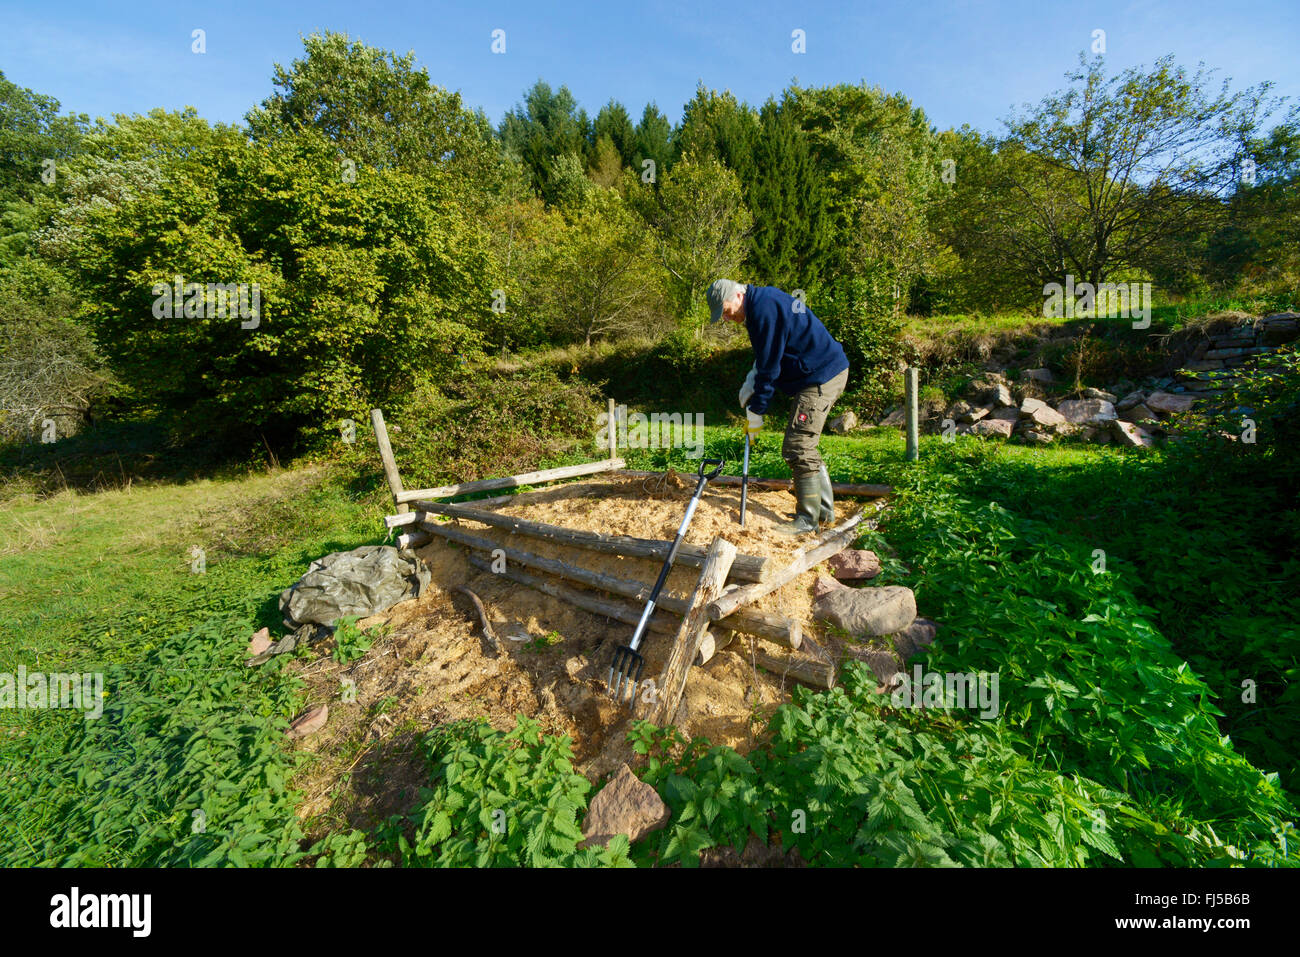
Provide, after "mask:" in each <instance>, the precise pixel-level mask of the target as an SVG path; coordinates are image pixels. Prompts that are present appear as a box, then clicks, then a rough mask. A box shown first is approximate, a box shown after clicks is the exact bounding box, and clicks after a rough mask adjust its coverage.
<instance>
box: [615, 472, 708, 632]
mask: <svg viewBox="0 0 1300 957" xmlns="http://www.w3.org/2000/svg"><path fill="white" fill-rule="evenodd" d="M715 463H716V465H717V468H715V469H714V470H713V471H712V472H710V473H708V474H706V473H705V471H704V466H706V465H714V464H715ZM725 464H726V462H725V461H724V460H723V459H705V460H704V461H703V462H701V463H700V471H699V473H698V477H699V481H697V482H696V483H695V493H694V494H693V495H691V500H690V502H689V503H688V504H687V506H686V514H685V515H683V516H682V523H681V525H679V526H678V527H677V537H676V538H674V539H673V547H672V548H670V549H669V550H668V558H667V559H666V560H665V561H664V567H663V568H661V569H659V578H658V579H657V580H656V581H655V587H654V588H653V589H652V590H651V591H650V598H649V600H648V601H647V602H646V604H645V609H644V610H643V611H642V612H641V618H640V620H639V621H638V622H637V623H636V631H634V632H633V633H632V640H631V641H629V642H628V647H630V648H631V649H632V650H633V651H636V650H637V649H638V648H640V647H641V639H642V638H644V637H645V631H646V627H647V626H648V625H649V624H650V616H651V615H652V614H654V610H655V602H656V601H658V600H659V593H660V592H661V591H663V587H664V582H666V581H667V580H668V573H669V572H670V571H671V570H672V567H673V562H674V561H676V560H677V552H678V550H679V549H680V548H681V547H682V542H683V541H684V540H685V538H686V529H687V528H688V527H689V526H690V524H691V518H692V516H694V515H695V507H696V506H697V505H699V504H700V496H701V495H702V494H703V493H704V486H705V485H707V484H708V482H709V479H710V478H716V477H717V475H718V473H720V472H721V471H722V467H723V465H725Z"/></svg>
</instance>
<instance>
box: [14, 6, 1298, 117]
mask: <svg viewBox="0 0 1300 957" xmlns="http://www.w3.org/2000/svg"><path fill="white" fill-rule="evenodd" d="M0 27H2V29H0V70H3V71H4V73H5V75H6V76H7V77H8V78H9V79H10V80H11V81H13V82H15V83H17V84H19V85H20V86H25V87H30V88H32V89H34V90H36V91H37V92H40V93H47V94H50V95H53V96H55V97H57V98H58V99H59V101H60V102H61V104H62V106H63V109H64V110H70V111H76V112H84V113H88V114H90V115H91V116H92V117H95V116H109V115H111V114H112V113H115V112H127V113H133V112H143V111H146V110H148V109H150V108H152V107H155V106H161V107H165V108H169V109H178V108H181V107H184V106H194V107H196V108H197V109H198V111H199V113H200V114H201V115H203V116H204V117H206V118H208V119H210V120H221V121H226V122H237V121H240V120H241V119H242V118H243V116H244V114H245V113H246V112H247V110H248V109H249V108H250V107H251V106H253V105H255V104H256V103H258V102H260V101H261V100H262V99H263V98H265V97H266V96H267V95H268V94H269V93H270V92H271V88H272V87H271V73H272V66H273V64H274V63H275V62H277V61H278V62H280V63H283V64H285V65H286V66H287V65H288V64H289V63H290V61H292V60H293V59H294V58H295V57H297V56H299V55H300V54H301V52H302V44H301V40H300V35H301V34H307V33H310V32H312V31H314V30H325V29H332V30H338V31H342V32H346V33H348V34H349V35H351V36H353V37H356V38H359V39H361V40H364V41H365V42H366V43H368V44H371V45H372V46H378V47H382V48H384V49H393V50H396V51H398V52H400V53H405V52H406V51H408V50H414V51H415V54H416V56H417V58H418V60H419V63H420V64H421V65H422V66H424V67H425V68H426V69H428V71H429V73H430V75H431V77H432V78H433V80H434V82H436V83H438V84H440V85H442V86H445V87H448V88H450V89H455V90H459V91H460V92H461V93H462V94H463V96H464V97H465V99H466V101H467V102H468V104H469V105H470V106H472V107H482V108H483V109H484V110H485V111H486V112H487V114H488V116H489V117H490V118H491V120H492V121H493V123H497V122H499V121H500V119H501V117H502V115H503V114H504V112H505V111H506V110H508V109H510V108H511V107H512V106H514V105H515V104H516V103H518V102H519V101H520V99H521V98H522V95H523V93H524V91H525V90H526V89H527V88H528V87H529V86H531V85H532V84H533V82H534V81H536V80H537V79H538V78H542V79H545V80H546V81H547V82H548V83H550V84H551V85H552V86H553V87H558V86H560V85H562V84H563V85H566V86H568V87H569V89H570V90H572V91H573V93H574V95H575V96H576V97H577V99H578V102H579V103H580V105H582V106H584V107H586V108H587V110H588V112H589V113H591V114H592V115H593V116H594V115H595V112H596V110H597V109H598V108H599V107H600V105H601V104H602V103H604V102H605V101H607V100H608V99H610V98H611V97H613V98H616V99H618V100H620V101H621V102H622V103H623V104H624V105H625V106H626V107H627V108H628V110H629V112H631V113H632V114H633V117H634V119H635V118H638V117H639V116H640V112H641V109H642V107H643V106H644V105H645V104H646V103H647V102H649V101H654V102H656V103H657V104H658V106H659V107H660V109H662V110H663V111H664V112H665V113H667V114H668V116H669V117H670V118H671V119H672V120H673V121H674V122H676V121H677V120H678V119H679V118H680V116H681V109H682V106H683V104H684V103H685V102H686V101H687V100H688V99H690V97H691V96H692V95H693V93H694V90H695V87H696V85H697V83H698V82H701V81H702V82H703V83H704V84H705V85H706V86H707V87H711V88H716V89H730V90H731V91H733V92H734V93H735V94H736V95H737V96H739V97H740V98H741V99H744V100H747V101H749V102H750V103H753V104H755V105H758V104H761V103H762V102H763V101H764V100H766V99H767V98H768V97H769V96H771V95H773V94H779V93H780V91H781V90H782V89H783V88H784V87H785V86H786V85H787V84H789V83H790V81H791V80H792V79H794V78H797V79H798V80H799V82H800V83H802V84H804V85H823V84H828V83H838V82H850V83H857V82H861V81H864V80H865V81H866V82H867V83H868V84H870V85H879V86H882V87H884V88H885V89H886V90H888V91H890V92H894V91H901V92H902V93H904V94H905V95H907V96H908V97H909V98H910V99H911V100H912V102H913V104H915V105H917V106H920V107H922V108H923V109H924V110H925V112H926V115H927V116H928V117H929V120H930V122H931V123H932V124H933V125H935V126H938V127H940V128H946V127H949V126H959V125H961V124H962V123H970V124H971V125H972V126H975V127H977V128H980V129H983V130H986V131H990V132H997V131H1000V130H1001V128H1002V127H1001V124H1000V122H999V121H1000V120H1001V119H1002V118H1003V117H1005V116H1006V115H1007V114H1008V112H1009V110H1010V109H1012V108H1013V107H1019V106H1020V105H1021V104H1023V103H1025V102H1037V101H1038V100H1039V99H1041V98H1042V97H1043V96H1044V95H1045V94H1047V93H1049V92H1051V91H1053V90H1056V89H1059V88H1061V87H1063V86H1064V85H1065V84H1066V81H1065V74H1066V73H1067V72H1068V71H1070V70H1071V69H1072V68H1074V67H1075V65H1076V64H1077V58H1078V54H1079V52H1080V51H1086V50H1088V49H1089V48H1090V46H1091V44H1092V42H1093V39H1092V31H1093V30H1095V29H1102V30H1105V31H1106V56H1107V59H1108V61H1109V64H1110V65H1111V67H1112V68H1113V69H1115V70H1119V69H1123V68H1125V67H1128V66H1131V65H1134V64H1148V65H1149V64H1150V63H1152V62H1153V61H1154V60H1155V59H1156V58H1157V57H1159V56H1161V55H1163V54H1166V53H1172V54H1174V56H1175V57H1176V59H1177V60H1178V62H1179V63H1181V64H1183V65H1185V66H1187V67H1189V68H1194V67H1195V66H1196V64H1197V62H1198V61H1201V60H1203V61H1205V63H1206V65H1207V66H1210V67H1218V68H1219V71H1220V72H1219V73H1218V74H1217V76H1218V77H1219V78H1220V79H1222V78H1225V77H1231V78H1232V81H1233V88H1235V89H1240V88H1242V87H1245V86H1248V85H1252V84H1255V83H1258V82H1260V81H1263V80H1271V81H1273V82H1274V84H1275V88H1274V92H1275V93H1277V94H1282V95H1287V96H1290V97H1292V98H1293V101H1294V100H1296V99H1300V57H1298V56H1297V55H1296V52H1295V40H1296V37H1297V36H1300V3H1296V2H1294V0H1287V2H1284V0H1259V2H1249V0H1247V2H1223V0H1213V2H1202V0H1188V2H1181V3H1178V2H1165V0H1129V2H1099V3H1084V2H1068V0H1039V2H1028V0H1003V2H979V0H965V2H960V0H958V2H930V0H912V2H905V3H895V2H886V3H858V4H830V3H821V2H801V3H789V2H770V0H757V2H745V3H739V2H733V3H717V4H711V5H708V6H707V9H705V8H703V7H702V5H701V4H699V3H676V2H665V0H606V2H601V3H575V4H548V3H545V2H536V0H535V2H531V3H492V2H480V3H438V2H425V3H407V2H405V0H376V2H363V0H343V2H337V0H322V2H316V3H274V2H270V0H263V2H245V0H227V2H223V3H185V2H175V0H168V2H124V3H114V2H112V0H109V2H107V3H106V2H104V0H71V2H35V0H22V2H17V3H15V2H11V0H2V2H0ZM194 29H203V30H205V31H206V35H207V36H206V40H207V52H206V53H205V54H203V55H197V54H195V53H193V52H191V49H190V47H191V31H193V30H194ZM494 29H502V30H505V31H506V52H505V53H504V54H493V53H492V52H491V42H492V37H491V34H492V31H493V30H494ZM795 29H801V30H804V31H805V34H806V38H807V39H806V45H807V52H806V53H803V54H796V53H794V52H792V50H791V32H792V31H793V30H795Z"/></svg>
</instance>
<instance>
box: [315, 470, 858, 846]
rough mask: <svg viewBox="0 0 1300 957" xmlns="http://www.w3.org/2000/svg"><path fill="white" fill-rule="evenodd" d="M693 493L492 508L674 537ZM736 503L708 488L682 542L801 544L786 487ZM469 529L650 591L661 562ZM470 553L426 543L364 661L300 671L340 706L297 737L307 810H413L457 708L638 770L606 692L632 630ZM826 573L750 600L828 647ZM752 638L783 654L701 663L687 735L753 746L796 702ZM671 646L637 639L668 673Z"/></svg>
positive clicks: (374, 627)
mask: <svg viewBox="0 0 1300 957" xmlns="http://www.w3.org/2000/svg"><path fill="white" fill-rule="evenodd" d="M693 490H694V481H693V479H689V478H688V477H674V476H669V477H668V478H667V479H657V480H640V479H633V480H625V481H612V482H591V483H583V484H581V485H570V486H565V487H561V488H556V489H553V490H549V491H546V492H543V493H539V494H533V495H530V496H529V497H528V499H527V501H520V502H518V503H515V502H511V503H509V504H506V505H502V506H499V507H498V508H497V509H495V510H497V511H501V512H503V513H506V514H510V515H514V516H518V517H521V518H528V519H532V520H534V521H540V522H547V523H550V524H555V525H563V526H565V527H567V528H575V529H585V530H591V531H601V532H608V533H612V534H624V535H633V536H637V537H641V538H654V539H671V538H672V537H673V536H674V535H675V534H676V531H677V527H678V525H679V523H680V522H681V518H682V516H683V514H684V513H685V508H686V504H687V502H688V501H689V499H690V494H691V492H692V491H693ZM739 505H740V491H739V489H737V488H730V487H711V488H709V489H707V490H706V492H705V494H704V496H703V498H702V499H701V501H700V504H699V507H698V508H697V510H696V513H695V516H694V518H693V520H692V523H691V527H690V529H689V531H688V533H687V541H689V542H691V543H693V544H698V545H701V546H707V545H708V544H709V542H710V541H712V539H713V538H714V537H715V536H718V535H721V536H722V537H724V538H726V539H728V540H729V541H731V542H733V543H734V544H735V545H736V546H737V547H738V548H739V550H740V551H741V552H742V553H744V554H750V555H766V556H771V557H774V558H776V559H777V560H778V562H782V560H788V559H789V557H790V556H791V554H792V553H793V552H795V551H796V550H798V549H799V548H800V547H801V546H802V545H804V544H806V543H807V539H803V540H791V539H786V538H783V537H779V536H777V535H775V534H774V533H773V532H772V531H771V527H772V525H773V524H775V523H779V522H783V521H788V520H789V519H790V517H791V515H792V512H793V506H794V499H793V497H792V496H791V495H790V493H788V492H784V491H770V490H751V492H750V495H749V506H748V512H747V519H746V527H745V528H744V529H742V528H740V527H739V526H738V525H737V524H736V518H737V514H738V510H739ZM860 505H861V503H860V502H852V503H837V511H838V512H840V513H841V515H847V514H848V508H852V509H855V510H856V509H857V508H858V507H860ZM846 506H847V507H846ZM459 524H460V527H461V528H463V529H464V530H465V531H467V532H470V533H471V534H474V535H478V536H481V537H484V538H489V539H492V540H493V541H498V542H501V543H502V544H503V545H506V546H507V547H508V548H516V549H524V550H527V551H530V552H533V553H535V554H540V555H544V556H546V557H550V558H558V559H561V560H563V561H566V562H569V563H572V564H576V565H581V566H583V567H585V568H588V569H592V570H596V571H601V572H605V573H607V574H612V575H617V576H619V577H621V578H624V579H629V580H633V581H639V582H642V583H645V584H647V585H649V584H652V583H653V582H654V580H655V578H656V576H657V575H658V572H659V568H660V566H661V562H660V561H658V560H655V559H635V558H623V557H620V556H617V555H604V554H600V553H596V552H591V551H588V550H586V549H579V548H574V547H571V546H562V545H556V544H552V543H549V542H545V541H541V540H538V539H533V538H523V537H521V536H513V537H512V536H511V535H510V534H509V533H507V532H506V531H504V530H502V529H497V528H492V527H485V526H482V525H479V524H477V523H473V522H469V521H464V522H461V523H459ZM468 551H469V550H468V549H466V548H464V547H462V546H459V545H455V544H452V543H450V542H447V541H446V540H444V539H441V538H435V539H434V541H433V542H431V543H430V544H429V545H427V546H424V547H422V548H420V549H418V551H417V554H418V555H419V556H420V557H421V558H422V559H423V560H424V561H425V562H426V563H427V564H428V566H429V568H430V570H431V572H432V578H433V584H432V586H431V587H430V588H429V589H428V590H427V591H426V592H425V594H424V595H422V596H421V597H420V598H418V599H414V600H411V601H407V602H404V603H402V604H400V605H398V606H396V607H394V608H393V609H390V610H389V611H388V612H386V613H385V614H383V615H380V616H375V617H374V618H371V619H367V620H365V621H362V622H361V623H360V624H361V625H362V627H364V628H368V629H370V630H371V631H370V633H372V634H376V635H377V638H376V641H375V643H374V645H373V646H372V648H371V649H370V651H369V652H367V654H366V656H365V657H364V658H363V659H361V660H360V661H357V662H353V663H350V664H348V665H340V664H338V663H336V662H334V661H333V660H332V659H329V658H325V659H320V660H318V661H316V662H313V663H311V664H308V665H306V666H305V668H304V669H303V671H304V676H305V677H306V678H307V680H308V681H309V684H310V686H311V695H310V701H311V703H312V704H318V703H320V702H321V701H326V700H328V701H329V702H330V722H329V726H328V727H327V728H326V729H325V730H324V731H322V732H320V733H318V734H315V735H312V736H311V737H309V738H307V739H306V740H305V741H304V742H303V743H302V744H301V747H302V748H304V749H306V750H309V751H310V752H312V753H313V755H314V756H315V760H314V761H313V762H312V766H311V767H310V768H309V770H308V771H307V772H305V774H304V776H303V777H302V779H301V780H300V781H298V782H296V783H297V785H298V786H299V787H300V788H303V789H304V790H305V791H306V800H305V801H304V803H303V804H302V806H301V807H300V814H301V815H303V816H304V817H311V816H315V815H323V814H326V813H329V814H331V815H332V816H335V815H340V814H341V815H342V816H343V817H344V818H345V819H346V820H347V821H348V822H349V823H350V824H352V825H353V826H365V825H367V824H372V823H375V822H377V821H378V820H381V819H382V818H383V817H385V816H386V815H388V814H391V813H394V812H395V811H399V810H402V809H404V808H406V807H410V806H413V802H414V801H415V799H416V797H417V796H418V788H419V787H420V786H421V785H422V784H427V778H428V775H427V771H426V770H425V769H424V767H423V763H422V761H421V760H420V759H419V758H418V756H416V755H415V753H414V742H415V740H416V739H417V738H418V735H419V733H421V732H422V731H423V730H425V729H427V728H428V727H431V726H433V725H435V724H440V723H444V722H448V721H454V720H457V719H461V718H476V717H486V718H487V719H488V721H489V722H491V724H492V725H493V726H494V727H496V728H498V729H500V730H508V729H510V728H511V727H513V725H514V718H515V715H516V714H519V713H522V714H525V715H527V716H529V717H531V718H533V719H534V720H536V721H538V722H540V723H541V725H542V727H543V729H544V730H545V731H546V732H548V733H551V734H557V735H567V736H568V737H569V738H570V739H571V740H572V742H573V749H574V757H575V763H576V765H577V767H578V770H579V772H580V773H582V774H585V775H586V776H587V777H588V778H589V779H590V780H592V781H593V783H595V782H598V781H599V780H600V779H601V778H603V777H604V776H605V775H607V774H608V773H610V772H612V771H613V770H615V769H616V768H617V767H618V765H619V764H620V763H621V762H623V761H628V762H630V763H633V764H634V765H635V759H636V758H635V755H634V754H633V753H632V751H631V749H630V747H629V746H628V745H627V743H626V737H627V733H628V731H629V729H630V718H629V715H628V711H627V709H626V708H625V707H623V708H621V707H618V706H616V705H615V704H614V702H613V701H612V700H611V698H610V697H609V696H608V694H607V693H606V690H605V682H606V678H607V676H608V671H609V666H610V659H611V657H612V655H613V653H614V649H615V647H616V646H618V645H620V644H624V643H626V642H627V640H628V639H629V638H630V637H631V633H632V627H631V626H629V625H626V624H623V623H622V622H618V621H612V620H609V619H606V618H604V617H602V616H598V615H595V614H591V613H589V612H585V611H582V610H580V609H578V608H575V607H574V606H572V605H570V604H568V603H567V602H563V601H561V600H559V599H556V598H553V597H551V596H549V595H545V594H542V593H541V592H538V591H535V590H533V589H531V588H528V587H526V586H523V585H519V584H517V583H515V582H512V581H510V580H509V579H506V578H504V577H502V576H500V575H494V574H492V573H490V572H481V571H479V570H478V569H477V568H475V567H473V566H472V565H470V564H469V562H468V560H467V555H468ZM782 563H783V562H782ZM817 574H818V573H817V571H816V570H813V571H809V572H805V573H804V574H803V575H801V576H799V577H798V578H796V579H795V580H793V581H792V582H791V583H789V584H788V585H786V586H784V587H783V588H781V589H779V590H777V591H776V592H773V593H772V594H770V595H767V596H766V597H765V598H763V599H760V600H759V602H757V603H756V605H755V607H759V608H762V609H765V610H768V611H772V612H778V613H780V614H782V615H789V616H791V617H794V618H796V619H798V620H800V621H802V622H804V624H805V632H806V633H807V634H808V635H810V636H812V637H814V638H818V639H821V640H823V641H824V640H825V638H824V636H823V635H821V633H820V631H819V630H818V629H817V628H816V627H815V623H814V622H813V621H812V619H811V614H810V609H811V604H812V595H811V588H812V583H813V581H814V580H815V579H816V576H817ZM698 576H699V569H698V568H691V567H686V566H678V567H675V568H674V569H673V571H672V572H671V574H670V576H669V579H668V582H667V584H666V586H665V589H666V591H668V592H670V593H672V594H673V595H676V596H678V597H682V598H686V597H689V595H690V592H691V589H692V588H693V586H694V584H695V581H696V579H697V578H698ZM458 585H467V586H469V587H470V588H471V589H473V590H474V591H475V593H477V594H478V596H479V597H480V599H482V601H483V604H484V606H485V608H486V610H487V614H488V617H489V618H490V620H491V621H492V625H493V628H494V630H495V631H496V634H497V636H498V638H499V639H500V643H501V646H502V650H501V653H500V654H499V655H498V654H495V653H494V652H493V651H492V649H491V648H490V647H489V645H488V644H487V642H486V641H484V639H483V637H482V634H481V628H480V627H479V624H478V616H477V613H476V612H475V611H474V608H473V606H472V603H471V602H470V600H469V599H468V598H467V597H466V596H464V595H462V594H459V593H457V592H455V591H454V589H455V588H456V586H458ZM602 597H608V596H602ZM638 607H639V606H638ZM676 620H677V619H676V617H675V616H670V617H669V621H676ZM755 641H760V643H761V646H762V647H763V648H764V650H766V651H768V653H770V654H788V653H789V652H788V650H787V649H783V648H781V647H780V646H777V645H775V644H772V643H769V642H766V641H761V640H759V639H753V638H751V637H749V636H747V635H741V634H737V635H736V636H735V640H734V641H733V642H732V643H731V644H730V645H729V646H728V647H727V648H725V649H723V650H721V651H719V652H718V653H717V655H716V656H715V657H714V658H713V660H712V661H710V662H709V663H708V664H706V665H704V666H703V667H695V668H692V669H691V672H690V675H689V678H688V681H687V686H686V693H685V695H684V697H683V703H682V706H681V707H680V708H679V710H678V713H677V718H676V722H675V723H676V724H677V726H678V728H679V729H680V730H681V731H682V733H684V734H685V735H687V736H688V737H692V736H697V735H703V736H706V737H708V738H709V739H710V740H711V741H712V742H713V743H715V744H726V745H729V746H731V747H733V748H735V749H736V750H737V751H740V752H741V753H745V752H747V751H749V750H750V749H751V748H753V747H754V746H755V745H756V744H757V742H758V734H759V732H760V731H761V729H762V727H763V726H764V724H765V723H766V720H767V718H768V717H769V716H770V715H771V713H772V712H773V711H774V710H775V709H776V708H777V707H778V706H779V705H780V704H781V703H783V702H784V701H787V700H788V696H789V692H790V690H791V689H792V684H791V682H790V681H789V680H787V679H784V678H783V677H782V676H780V675H776V674H772V673H770V672H767V671H765V670H763V669H762V668H760V667H756V666H755V664H754V663H753V661H752V660H751V657H750V649H751V642H755ZM670 645H671V638H670V636H669V635H666V634H656V633H653V632H652V633H650V635H649V637H648V638H647V639H646V643H645V644H644V645H643V648H642V650H643V653H644V654H645V656H646V675H647V676H650V675H657V674H658V673H659V671H660V670H661V669H662V667H663V665H664V663H665V661H666V659H667V656H668V653H669V650H670ZM344 679H347V680H348V681H350V682H353V683H354V684H355V701H353V702H346V701H343V700H341V689H343V688H344V687H346V684H345V681H344Z"/></svg>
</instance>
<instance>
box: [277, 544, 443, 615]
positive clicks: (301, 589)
mask: <svg viewBox="0 0 1300 957" xmlns="http://www.w3.org/2000/svg"><path fill="white" fill-rule="evenodd" d="M430 579H431V576H430V574H429V569H428V568H427V567H426V566H425V564H424V562H422V561H420V559H419V558H417V557H416V556H415V554H414V553H413V552H409V551H398V550H397V549H396V548H394V547H393V546H391V545H362V546H361V547H360V548H354V549H352V551H350V552H334V553H333V554H330V555H326V556H325V557H324V558H318V559H316V560H315V561H314V562H312V563H311V565H310V566H309V567H308V569H307V574H305V575H303V576H302V578H300V579H299V580H298V583H297V584H296V585H294V586H292V587H291V588H287V589H285V591H284V592H283V593H281V595H280V613H281V614H282V615H284V618H285V625H286V626H287V627H290V628H297V627H298V626H299V625H305V624H307V623H308V622H313V623H315V624H318V625H325V626H327V627H332V626H333V625H334V623H335V622H336V621H338V620H339V619H340V618H343V617H345V616H347V615H359V616H361V617H365V616H366V615H373V614H376V613H377V612H381V611H384V610H386V609H388V608H391V607H393V606H394V605H396V604H397V603H398V602H399V601H405V600H406V599H407V598H414V597H417V596H418V595H419V594H420V593H421V592H423V591H424V589H426V588H428V587H429V581H430Z"/></svg>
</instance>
